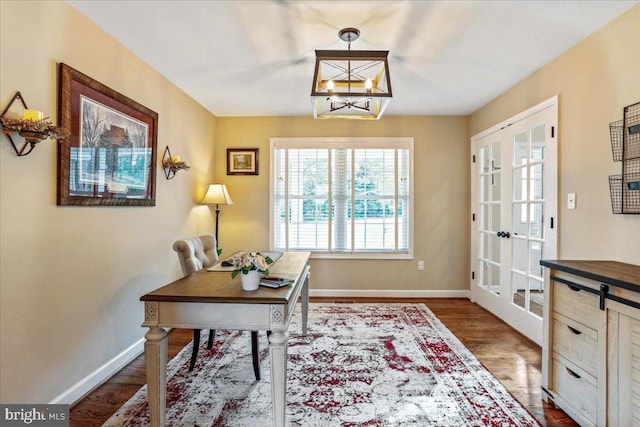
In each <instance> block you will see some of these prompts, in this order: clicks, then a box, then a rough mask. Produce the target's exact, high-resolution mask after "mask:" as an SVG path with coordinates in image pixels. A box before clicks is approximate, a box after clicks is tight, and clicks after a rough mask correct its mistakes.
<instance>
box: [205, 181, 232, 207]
mask: <svg viewBox="0 0 640 427" xmlns="http://www.w3.org/2000/svg"><path fill="white" fill-rule="evenodd" d="M200 204H202V205H232V204H233V200H231V197H230V196H229V192H228V191H227V187H226V185H224V184H209V189H208V190H207V194H205V195H204V197H203V198H202V200H201V201H200Z"/></svg>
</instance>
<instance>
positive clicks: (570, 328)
mask: <svg viewBox="0 0 640 427" xmlns="http://www.w3.org/2000/svg"><path fill="white" fill-rule="evenodd" d="M567 328H569V330H570V331H571V332H573V333H574V334H576V335H580V334H581V333H582V331H579V330H577V329H576V328H572V327H571V326H569V325H567Z"/></svg>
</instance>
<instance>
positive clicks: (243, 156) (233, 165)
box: [227, 148, 258, 175]
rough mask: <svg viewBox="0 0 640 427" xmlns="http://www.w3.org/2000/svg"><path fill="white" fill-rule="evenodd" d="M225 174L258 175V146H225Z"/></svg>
mask: <svg viewBox="0 0 640 427" xmlns="http://www.w3.org/2000/svg"><path fill="white" fill-rule="evenodd" d="M227 175H258V148H227Z"/></svg>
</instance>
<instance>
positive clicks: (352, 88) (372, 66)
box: [311, 28, 392, 120]
mask: <svg viewBox="0 0 640 427" xmlns="http://www.w3.org/2000/svg"><path fill="white" fill-rule="evenodd" d="M338 36H339V37H340V39H341V40H342V41H345V42H347V44H348V50H316V66H315V69H314V72H313V87H312V88H311V101H312V104H313V117H314V118H315V119H371V120H378V119H379V118H380V117H382V113H384V110H385V108H387V105H388V104H389V101H391V97H392V95H391V80H390V78H389V63H388V62H387V56H388V55H389V51H388V50H351V42H352V41H355V40H357V39H358V37H359V36H360V31H358V30H357V29H356V28H344V29H342V30H340V31H339V32H338Z"/></svg>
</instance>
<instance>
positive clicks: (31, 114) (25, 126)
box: [0, 92, 69, 157]
mask: <svg viewBox="0 0 640 427" xmlns="http://www.w3.org/2000/svg"><path fill="white" fill-rule="evenodd" d="M16 100H20V102H22V106H23V107H24V112H23V113H22V117H20V118H19V117H15V115H14V117H11V116H10V115H8V114H7V112H8V111H9V108H11V105H13V103H14V102H15V101H16ZM0 124H2V130H3V131H4V133H5V135H7V138H9V142H11V145H12V146H13V149H14V150H15V152H16V154H17V155H18V157H21V156H26V155H27V154H29V153H31V151H33V149H34V148H35V146H36V144H38V143H39V142H41V141H44V140H45V139H47V138H50V139H57V140H63V139H65V138H66V137H67V136H69V131H68V130H66V129H64V128H59V127H58V126H56V125H54V124H53V123H51V121H50V120H49V118H48V117H44V114H43V113H42V112H40V111H37V110H30V109H29V107H27V103H26V102H25V100H24V98H23V97H22V95H21V94H20V92H16V94H15V95H14V96H13V98H12V99H11V102H9V105H7V107H6V108H5V109H4V110H2V114H0ZM14 132H17V133H18V135H20V136H21V137H22V138H24V144H22V147H20V148H19V149H18V147H17V146H16V143H15V142H14V141H13V138H12V137H11V134H13V133H14Z"/></svg>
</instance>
